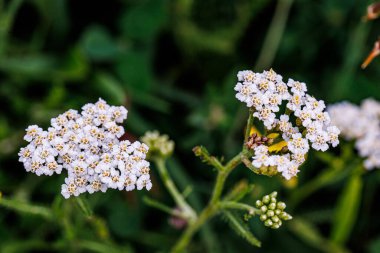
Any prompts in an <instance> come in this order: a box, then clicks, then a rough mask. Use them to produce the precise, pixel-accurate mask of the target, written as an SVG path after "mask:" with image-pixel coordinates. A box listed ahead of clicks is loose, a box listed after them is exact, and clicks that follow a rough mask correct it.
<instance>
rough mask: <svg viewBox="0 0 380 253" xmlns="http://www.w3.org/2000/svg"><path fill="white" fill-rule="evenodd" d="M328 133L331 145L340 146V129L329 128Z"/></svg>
mask: <svg viewBox="0 0 380 253" xmlns="http://www.w3.org/2000/svg"><path fill="white" fill-rule="evenodd" d="M327 133H328V136H329V142H330V143H331V145H332V146H333V147H336V146H338V144H339V138H338V136H339V134H340V131H339V129H338V128H337V127H336V126H329V127H328V128H327Z"/></svg>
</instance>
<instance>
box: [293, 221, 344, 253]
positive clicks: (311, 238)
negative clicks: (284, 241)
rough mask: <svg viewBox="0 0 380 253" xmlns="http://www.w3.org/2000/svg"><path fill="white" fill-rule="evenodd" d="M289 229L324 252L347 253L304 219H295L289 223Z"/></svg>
mask: <svg viewBox="0 0 380 253" xmlns="http://www.w3.org/2000/svg"><path fill="white" fill-rule="evenodd" d="M288 227H289V229H290V230H291V231H292V232H293V233H294V234H295V235H297V236H298V237H299V238H300V239H302V240H303V241H304V242H306V243H307V244H309V245H310V246H312V247H315V248H316V249H319V250H321V251H323V252H334V253H343V252H347V250H346V249H344V248H342V247H340V246H339V245H337V244H335V243H333V242H330V241H329V240H327V239H326V238H324V237H323V236H322V235H321V234H320V233H319V231H318V229H317V228H316V227H315V226H314V225H313V224H312V223H309V222H308V221H306V220H304V219H301V218H295V219H293V220H292V221H290V222H289V224H288Z"/></svg>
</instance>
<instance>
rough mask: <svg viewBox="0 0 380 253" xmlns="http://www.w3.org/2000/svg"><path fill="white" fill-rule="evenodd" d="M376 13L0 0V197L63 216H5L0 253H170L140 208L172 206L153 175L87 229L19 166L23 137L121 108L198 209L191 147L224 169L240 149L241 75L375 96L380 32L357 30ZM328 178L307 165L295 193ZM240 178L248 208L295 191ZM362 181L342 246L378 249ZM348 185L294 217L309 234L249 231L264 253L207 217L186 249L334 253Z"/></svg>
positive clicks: (257, 4)
mask: <svg viewBox="0 0 380 253" xmlns="http://www.w3.org/2000/svg"><path fill="white" fill-rule="evenodd" d="M370 3H372V2H371V1H366V0H344V1H340V0H312V1H311V0H278V1H273V0H171V1H169V0H112V1H98V0H95V1H74V0H54V1H51V0H12V1H4V0H0V110H1V114H0V191H1V192H2V195H3V196H4V197H6V198H9V199H14V200H17V201H20V203H28V204H31V205H38V206H42V207H44V206H45V207H46V206H53V210H54V212H55V213H56V215H57V216H54V217H55V218H52V217H51V216H49V214H46V215H45V216H44V215H41V213H38V212H37V213H38V214H37V215H33V214H31V213H30V212H25V211H23V210H21V211H20V210H19V211H15V210H14V209H18V208H17V207H16V208H11V209H6V208H3V207H2V206H0V252H63V251H65V252H93V251H95V252H113V251H114V252H120V251H125V252H152V251H153V252H160V251H161V252H165V251H166V250H167V249H168V248H169V247H170V245H172V244H173V243H174V242H175V240H176V239H177V238H178V235H179V231H178V230H176V229H175V228H173V227H171V226H170V225H169V223H168V217H167V215H166V214H164V213H161V212H160V211H157V210H154V209H152V208H148V207H146V206H145V205H144V204H143V202H142V197H143V196H144V195H149V196H150V197H152V198H155V199H158V200H160V201H162V202H165V203H167V204H168V205H172V204H173V203H172V200H171V199H170V198H169V197H168V194H167V192H166V190H165V189H164V188H163V187H162V185H161V183H160V181H159V178H158V177H157V174H156V173H155V172H154V169H153V172H152V174H153V175H152V177H153V183H154V187H153V189H152V190H151V191H150V192H132V193H124V192H119V191H113V190H110V191H108V192H107V194H99V193H98V194H94V195H91V196H89V200H90V203H91V204H92V205H93V206H94V208H95V214H96V215H97V217H98V218H96V219H95V218H94V220H91V221H89V220H87V219H85V217H83V215H81V214H80V213H79V212H78V209H77V207H76V206H75V204H74V202H72V201H71V200H69V201H63V199H62V197H60V196H59V193H60V185H61V184H62V182H63V177H62V176H63V175H61V177H60V176H54V177H37V176H36V175H33V174H28V173H26V172H25V170H24V169H23V166H22V164H21V163H19V162H18V161H17V159H18V158H17V152H18V150H19V148H20V147H21V146H23V145H25V144H26V143H25V142H24V141H23V139H22V137H23V135H24V129H25V128H26V127H27V126H28V125H30V124H38V125H40V126H42V127H45V128H46V127H47V126H48V125H49V123H50V122H49V121H50V118H51V117H54V116H56V115H58V114H59V113H62V112H64V111H65V110H67V109H69V108H73V109H80V107H81V106H82V105H83V104H85V103H88V102H95V101H96V100H97V99H98V98H99V97H102V98H103V99H105V100H106V101H107V102H108V103H110V104H114V105H120V104H122V105H125V106H126V107H127V108H128V110H129V115H128V119H127V121H126V123H125V125H124V126H125V128H126V130H127V132H128V134H129V135H130V137H131V138H138V137H139V136H141V135H143V134H144V132H145V131H147V130H154V129H157V130H159V131H160V132H162V133H167V134H168V135H170V137H171V138H172V139H173V140H175V142H176V151H175V153H176V156H175V158H173V159H171V160H170V161H169V169H170V173H172V175H173V178H174V179H175V180H176V182H177V183H178V185H179V188H180V189H185V188H186V186H188V185H192V186H193V187H192V188H193V192H192V193H191V195H190V197H189V201H190V202H191V203H192V204H193V205H194V206H195V207H196V209H198V210H199V208H200V207H202V206H203V205H204V204H205V201H206V200H207V198H208V197H209V195H210V190H211V187H212V183H213V180H214V172H213V171H212V170H211V169H210V168H209V167H208V166H206V165H204V164H201V162H200V161H198V159H197V158H195V157H193V154H192V152H191V148H192V147H193V146H195V145H198V144H202V145H204V146H206V147H207V148H208V149H209V150H210V152H211V153H213V154H216V155H218V156H225V157H226V158H229V157H231V156H232V155H234V154H235V153H237V152H238V150H239V148H240V147H241V144H242V131H243V127H244V124H245V120H246V117H247V109H246V108H245V107H244V106H243V104H242V103H239V101H237V100H236V99H235V98H234V96H235V92H234V90H233V87H234V86H235V83H236V81H237V80H236V74H237V71H239V70H243V69H254V70H257V71H262V70H264V69H268V68H270V67H273V68H274V70H275V71H277V72H278V73H280V74H282V75H283V76H284V78H285V79H287V78H289V77H291V78H294V79H298V80H301V81H304V82H306V83H307V84H308V88H309V91H310V94H313V95H314V96H316V97H317V98H320V99H324V100H325V101H326V102H327V103H333V102H337V101H341V100H349V101H352V102H355V103H358V102H360V101H361V100H362V99H364V98H367V97H374V98H377V99H380V59H377V60H375V61H374V62H373V63H372V64H371V65H370V66H369V67H368V68H367V69H366V70H361V69H360V64H361V62H362V61H363V60H364V58H365V57H366V56H367V54H368V53H369V52H370V50H371V49H372V46H373V43H374V41H375V40H376V39H377V36H378V35H379V34H380V29H379V26H378V24H379V22H380V21H373V22H362V21H361V17H362V16H363V15H364V14H365V12H366V7H367V5H369V4H370ZM334 152H335V153H336V155H337V156H339V155H340V152H341V151H340V149H339V148H337V149H335V151H334ZM324 167H325V164H323V163H321V162H319V161H318V160H317V159H316V157H315V155H313V154H311V155H310V159H309V160H308V162H307V163H306V165H304V166H303V167H302V171H301V173H300V177H299V182H298V183H299V185H302V184H303V183H304V182H306V181H307V180H309V179H311V178H313V177H314V176H315V175H317V174H318V173H319V172H320V171H321V170H322V169H323V168H324ZM243 178H244V179H246V180H247V181H248V182H251V183H254V184H256V188H255V191H254V194H253V196H252V201H253V199H255V198H258V197H261V196H262V195H263V194H266V193H269V192H270V191H272V190H279V191H280V195H281V196H282V198H283V199H284V200H285V201H286V199H287V196H290V195H291V192H292V189H291V188H289V187H287V186H286V185H284V184H283V181H282V180H280V179H279V178H265V177H258V176H257V175H253V174H252V173H251V172H250V171H249V170H247V169H245V168H244V167H243V166H240V167H239V169H237V170H236V171H235V172H234V173H233V175H232V177H231V178H230V180H229V182H228V185H232V183H233V182H234V181H238V180H241V179H243ZM362 179H363V188H362V195H361V196H362V198H361V200H360V201H359V204H360V209H359V211H358V214H357V219H354V220H352V223H353V224H352V226H353V230H352V233H350V236H349V240H348V242H347V244H346V245H345V246H344V247H345V248H346V249H347V250H349V251H352V252H370V253H374V252H380V229H379V228H380V219H379V214H378V213H379V212H380V208H379V207H378V206H376V202H378V200H376V199H377V196H378V194H379V193H380V189H379V183H380V174H379V173H378V172H376V171H374V172H371V173H367V174H365V175H364V176H363V178H362ZM343 187H344V180H340V181H337V182H336V183H335V184H332V185H330V186H328V187H326V188H325V189H324V190H323V191H320V192H318V193H316V194H313V195H312V196H311V197H310V198H308V199H307V200H306V201H304V202H303V203H302V204H300V205H299V206H298V207H297V208H296V209H294V210H291V214H292V215H293V216H295V217H299V218H302V219H304V220H306V221H307V222H306V221H305V223H303V222H302V221H300V220H298V223H297V224H296V223H294V224H293V225H292V226H290V225H289V226H287V225H284V226H283V227H282V228H281V229H279V230H270V229H266V228H265V227H264V226H263V225H262V224H261V223H260V222H257V221H252V222H250V223H249V226H251V228H252V231H253V232H254V233H255V234H256V235H257V236H258V237H259V238H260V239H261V240H262V241H263V246H262V248H260V249H258V248H252V247H251V246H250V245H249V244H248V243H246V242H245V241H244V240H242V239H241V238H239V237H238V236H236V235H235V234H234V233H233V232H232V231H231V229H230V228H229V226H228V225H227V224H226V223H225V222H223V221H221V220H220V219H214V220H212V222H211V223H210V224H209V229H208V230H206V231H203V233H200V234H199V235H198V236H197V237H196V238H195V239H194V243H193V244H192V249H193V251H192V252H211V251H214V252H248V251H254V252H338V251H335V248H334V247H333V246H331V245H329V241H328V239H326V238H328V237H329V235H330V232H331V226H332V225H331V224H333V223H334V219H336V217H335V216H334V208H335V205H336V202H337V199H338V196H339V194H340V193H341V191H342V189H343ZM57 195H58V196H57ZM20 205H21V204H20ZM25 208H26V209H28V210H29V209H30V206H26V207H25ZM19 209H23V207H21V208H19ZM56 217H59V218H58V219H57V218H56ZM300 226H301V227H302V226H303V227H302V229H300ZM305 226H306V228H305ZM297 231H303V232H301V233H299V232H298V233H297ZM305 231H306V232H305ZM300 234H303V235H304V236H300ZM305 235H306V236H305ZM99 242H100V244H97V243H99ZM99 245H102V247H105V248H104V249H102V248H101V246H99ZM326 245H327V246H326ZM330 246H331V247H330ZM101 250H104V251H101Z"/></svg>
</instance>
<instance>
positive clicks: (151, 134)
mask: <svg viewBox="0 0 380 253" xmlns="http://www.w3.org/2000/svg"><path fill="white" fill-rule="evenodd" d="M141 141H142V142H144V143H146V144H147V145H148V146H149V153H148V155H149V156H150V157H152V156H155V155H158V156H160V157H168V156H170V155H171V154H172V153H173V150H174V141H172V140H169V136H167V135H160V133H159V132H158V131H148V132H146V133H145V134H144V136H143V137H141Z"/></svg>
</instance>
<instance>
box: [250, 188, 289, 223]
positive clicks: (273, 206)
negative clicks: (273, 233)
mask: <svg viewBox="0 0 380 253" xmlns="http://www.w3.org/2000/svg"><path fill="white" fill-rule="evenodd" d="M256 207H257V208H259V209H260V212H261V215H260V220H261V221H262V222H264V225H265V226H267V227H270V228H273V229H278V228H279V227H281V225H282V221H286V220H291V219H292V216H291V215H289V214H288V213H287V212H285V211H284V210H285V207H286V205H285V203H284V202H281V201H277V192H272V193H271V194H270V195H265V196H264V197H263V198H262V199H261V200H257V201H256Z"/></svg>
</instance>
